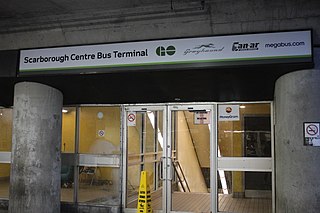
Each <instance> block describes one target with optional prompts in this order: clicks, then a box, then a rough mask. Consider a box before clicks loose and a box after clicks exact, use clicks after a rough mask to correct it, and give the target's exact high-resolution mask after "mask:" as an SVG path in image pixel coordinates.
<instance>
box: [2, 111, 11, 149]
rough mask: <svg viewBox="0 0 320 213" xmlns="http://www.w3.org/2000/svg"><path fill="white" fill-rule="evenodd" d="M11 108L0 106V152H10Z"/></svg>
mask: <svg viewBox="0 0 320 213" xmlns="http://www.w3.org/2000/svg"><path fill="white" fill-rule="evenodd" d="M11 144H12V109H8V108H6V109H5V108H0V152H11Z"/></svg>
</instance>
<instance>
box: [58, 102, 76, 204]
mask: <svg viewBox="0 0 320 213" xmlns="http://www.w3.org/2000/svg"><path fill="white" fill-rule="evenodd" d="M75 134H76V108H75V107H64V108H63V110H62V141H61V152H62V154H61V161H62V162H61V201H64V202H73V201H74V166H73V163H72V162H74V158H75V155H74V153H75Z"/></svg>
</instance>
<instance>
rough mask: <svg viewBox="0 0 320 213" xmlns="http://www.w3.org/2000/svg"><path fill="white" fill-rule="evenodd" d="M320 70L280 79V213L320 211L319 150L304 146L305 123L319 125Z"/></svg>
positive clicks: (277, 144)
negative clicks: (317, 123)
mask: <svg viewBox="0 0 320 213" xmlns="http://www.w3.org/2000/svg"><path fill="white" fill-rule="evenodd" d="M319 80H320V70H302V71H299V72H294V73H289V74H287V75H284V76H282V77H281V78H280V79H278V81H277V83H276V88H275V113H276V114H275V157H276V158H275V163H276V165H275V166H276V171H275V173H276V211H277V213H289V212H290V213H300V212H308V213H316V212H319V209H320V184H319V177H320V170H319V162H320V147H312V146H304V138H303V137H304V136H303V132H304V127H303V123H304V122H320V111H319V106H320V95H319V91H320V84H319Z"/></svg>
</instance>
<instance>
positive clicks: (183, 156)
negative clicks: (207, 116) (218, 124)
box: [171, 111, 210, 212]
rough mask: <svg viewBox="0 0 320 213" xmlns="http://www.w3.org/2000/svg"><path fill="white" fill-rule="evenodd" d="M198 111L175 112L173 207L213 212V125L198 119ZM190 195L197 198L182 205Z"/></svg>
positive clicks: (172, 139) (173, 117) (188, 210)
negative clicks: (211, 167) (211, 205)
mask: <svg viewBox="0 0 320 213" xmlns="http://www.w3.org/2000/svg"><path fill="white" fill-rule="evenodd" d="M195 113H196V112H190V111H173V112H172V120H171V124H172V125H171V126H172V131H171V141H172V147H173V149H174V150H173V152H172V156H173V169H174V177H173V182H172V210H173V211H183V212H210V129H209V125H208V124H201V122H200V124H199V122H197V120H196V119H195V118H194V116H195ZM206 113H208V112H206ZM195 194H196V195H195ZM189 199H190V200H192V201H194V202H186V203H184V205H183V206H182V205H179V203H180V202H179V200H189ZM195 199H199V200H195ZM199 203H201V205H197V204H199Z"/></svg>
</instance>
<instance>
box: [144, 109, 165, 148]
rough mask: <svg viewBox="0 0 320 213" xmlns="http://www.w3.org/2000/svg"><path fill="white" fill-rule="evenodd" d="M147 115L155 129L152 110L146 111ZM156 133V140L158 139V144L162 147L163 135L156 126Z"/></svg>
mask: <svg viewBox="0 0 320 213" xmlns="http://www.w3.org/2000/svg"><path fill="white" fill-rule="evenodd" d="M147 115H148V118H149V121H150V123H151V125H152V128H153V129H155V123H154V120H155V119H154V117H155V116H154V113H153V112H151V111H150V112H147ZM156 131H157V135H158V141H159V144H160V146H161V148H163V137H162V134H161V131H160V129H159V128H157V130H156Z"/></svg>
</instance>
